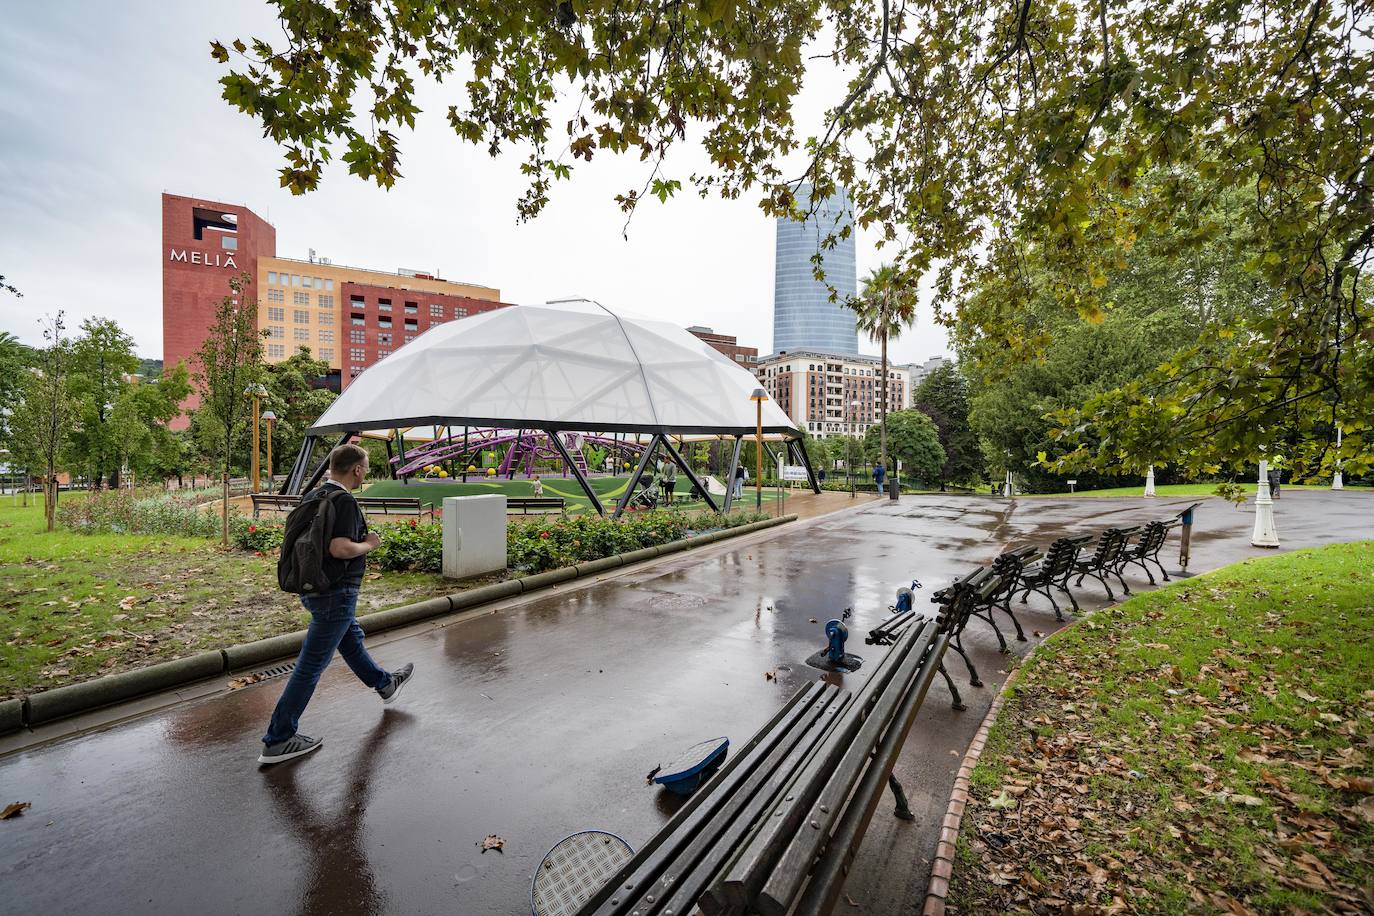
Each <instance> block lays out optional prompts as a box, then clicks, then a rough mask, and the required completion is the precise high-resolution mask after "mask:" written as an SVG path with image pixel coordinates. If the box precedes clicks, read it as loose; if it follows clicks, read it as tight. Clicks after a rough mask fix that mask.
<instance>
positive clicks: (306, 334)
mask: <svg viewBox="0 0 1374 916" xmlns="http://www.w3.org/2000/svg"><path fill="white" fill-rule="evenodd" d="M292 330H293V334H292V339H294V340H306V341H308V340H310V329H309V328H293V329H292Z"/></svg>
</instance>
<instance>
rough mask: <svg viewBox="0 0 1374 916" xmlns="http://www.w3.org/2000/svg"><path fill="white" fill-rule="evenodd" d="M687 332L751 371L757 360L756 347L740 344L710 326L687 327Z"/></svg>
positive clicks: (757, 352)
mask: <svg viewBox="0 0 1374 916" xmlns="http://www.w3.org/2000/svg"><path fill="white" fill-rule="evenodd" d="M687 332H688V333H689V334H692V335H695V336H696V337H699V338H701V339H702V340H704V341H706V342H707V343H708V344H710V345H711V346H712V347H714V348H715V349H716V350H719V351H720V352H721V353H724V354H725V355H726V356H728V357H730V358H731V359H733V360H734V361H735V362H737V363H739V364H740V365H742V366H744V367H745V368H746V369H749V370H751V371H752V370H753V368H754V364H755V363H757V362H758V361H759V350H758V347H744V346H740V344H739V342H738V341H737V340H736V339H735V338H734V337H732V336H730V335H729V334H717V333H716V332H715V331H713V330H711V329H710V328H703V327H701V326H700V325H694V326H693V327H690V328H688V329H687Z"/></svg>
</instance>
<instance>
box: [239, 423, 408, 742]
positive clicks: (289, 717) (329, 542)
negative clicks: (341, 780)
mask: <svg viewBox="0 0 1374 916" xmlns="http://www.w3.org/2000/svg"><path fill="white" fill-rule="evenodd" d="M366 479H367V452H366V451H364V450H363V449H362V448H360V447H359V446H356V445H340V446H339V447H338V448H336V449H334V451H332V452H330V454H329V480H328V481H327V482H325V483H324V484H322V485H321V486H319V487H318V488H316V489H315V490H314V491H313V492H311V493H309V494H307V495H306V496H305V497H304V498H303V499H302V500H301V504H300V506H298V507H297V508H296V509H295V510H293V511H292V513H291V515H290V516H288V518H287V520H286V534H285V536H284V538H283V543H282V560H281V562H280V563H279V564H278V568H277V577H278V582H279V584H280V585H281V586H282V588H283V589H284V590H287V591H293V592H297V593H298V594H300V596H301V603H302V604H304V605H305V609H306V610H307V611H309V612H310V626H309V628H308V629H307V630H306V633H305V640H304V642H303V643H302V644H301V651H300V654H299V655H298V656H297V657H296V667H295V669H294V670H293V671H292V672H291V677H290V678H289V679H288V680H287V682H286V688H285V689H284V690H282V694H281V697H280V698H279V699H278V700H277V706H276V709H275V710H273V712H272V721H271V724H270V725H269V726H268V728H267V733H266V734H265V735H263V738H262V743H263V750H262V754H261V755H259V757H258V763H264V764H266V763H281V762H282V761H285V760H291V759H292V758H295V757H300V756H302V755H304V754H308V753H310V752H311V751H314V750H317V749H318V748H319V747H320V746H321V745H322V744H323V741H322V740H321V739H319V738H310V737H307V736H305V735H302V734H301V733H300V732H298V731H297V725H298V723H299V721H300V717H301V713H303V712H304V711H305V707H306V705H307V704H308V703H309V702H310V698H311V696H312V695H314V693H315V685H316V684H318V683H319V680H320V675H321V674H323V673H324V670H325V668H327V667H328V666H329V663H330V661H331V660H332V659H333V658H334V651H335V650H336V649H337V650H338V651H339V654H340V655H342V656H343V658H344V661H345V662H347V663H348V667H349V668H351V669H352V670H353V673H354V674H355V675H357V677H358V680H360V681H362V682H363V683H364V684H366V685H367V686H368V687H370V688H372V689H373V690H375V691H377V695H378V696H379V697H380V698H381V700H382V703H383V704H385V705H390V704H391V703H393V702H394V701H395V700H396V697H397V696H399V695H400V692H401V689H402V688H404V687H405V685H406V684H408V683H409V682H410V679H411V677H412V676H413V673H414V670H415V666H414V665H413V664H408V665H406V666H405V667H404V668H400V669H399V670H396V671H390V672H388V671H386V670H384V669H382V668H381V667H379V666H378V665H377V663H376V662H375V661H373V660H372V656H371V655H369V654H368V652H367V649H366V648H364V646H363V629H362V627H360V626H359V625H358V619H357V617H356V616H355V612H356V610H357V606H358V590H359V589H360V588H361V587H362V584H363V570H364V568H365V566H366V561H365V560H364V557H366V556H367V555H368V554H369V553H371V552H372V551H373V550H375V549H377V547H378V546H379V545H380V544H381V542H382V541H381V538H380V537H379V536H378V535H377V533H376V532H375V531H368V530H367V519H366V518H365V517H364V516H363V512H362V509H361V508H359V506H358V501H357V500H356V499H355V498H354V497H353V493H352V491H353V490H356V489H358V487H360V486H362V484H363V481H364V480H366ZM326 529H327V530H326ZM316 535H318V539H319V540H318V543H316V542H315V541H314V536H316ZM317 548H318V549H317ZM321 550H322V552H323V553H322V555H318V554H319V553H320V551H321Z"/></svg>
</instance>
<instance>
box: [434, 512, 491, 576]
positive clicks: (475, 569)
mask: <svg viewBox="0 0 1374 916" xmlns="http://www.w3.org/2000/svg"><path fill="white" fill-rule="evenodd" d="M505 568H506V497H505V496H501V495H499V494H493V495H491V496H449V497H447V498H445V499H444V575H445V576H446V577H447V578H449V579H466V578H468V577H469V576H480V575H481V574H482V573H489V572H499V571H501V570H503V569H505Z"/></svg>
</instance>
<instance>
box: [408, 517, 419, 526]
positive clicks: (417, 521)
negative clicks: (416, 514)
mask: <svg viewBox="0 0 1374 916" xmlns="http://www.w3.org/2000/svg"><path fill="white" fill-rule="evenodd" d="M418 524H420V522H419V520H418V519H414V518H412V519H411V520H410V527H412V528H414V527H415V526H416V525H418Z"/></svg>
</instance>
